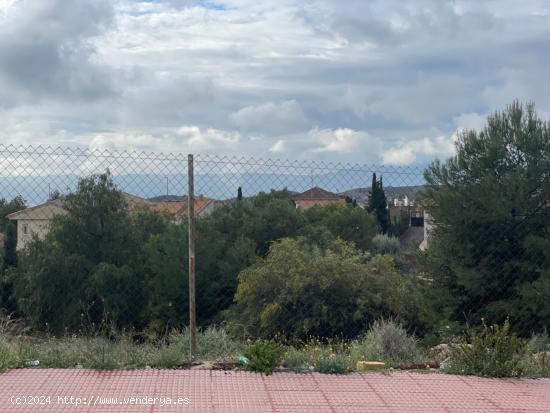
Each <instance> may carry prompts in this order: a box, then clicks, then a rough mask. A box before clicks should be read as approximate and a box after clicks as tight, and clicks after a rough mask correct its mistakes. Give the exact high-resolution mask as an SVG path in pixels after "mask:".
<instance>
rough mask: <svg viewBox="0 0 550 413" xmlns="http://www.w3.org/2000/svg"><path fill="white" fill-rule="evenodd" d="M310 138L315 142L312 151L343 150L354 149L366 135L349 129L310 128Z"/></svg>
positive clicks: (347, 151) (345, 151) (364, 141)
mask: <svg viewBox="0 0 550 413" xmlns="http://www.w3.org/2000/svg"><path fill="white" fill-rule="evenodd" d="M309 137H310V139H311V140H312V141H313V142H314V143H316V144H317V147H315V148H314V149H313V151H314V152H344V153H349V152H352V151H353V150H355V149H356V148H357V147H358V146H359V145H360V144H361V143H366V141H367V140H368V135H367V134H366V133H364V132H357V131H354V130H351V129H347V128H344V129H341V128H340V129H334V130H332V129H312V130H311V131H310V132H309Z"/></svg>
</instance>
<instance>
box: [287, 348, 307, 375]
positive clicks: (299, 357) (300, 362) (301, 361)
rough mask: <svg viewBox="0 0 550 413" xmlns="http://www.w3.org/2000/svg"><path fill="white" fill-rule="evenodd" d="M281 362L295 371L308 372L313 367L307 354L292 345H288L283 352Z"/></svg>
mask: <svg viewBox="0 0 550 413" xmlns="http://www.w3.org/2000/svg"><path fill="white" fill-rule="evenodd" d="M282 364H283V366H284V367H286V368H287V369H290V370H292V371H294V372H296V373H309V372H311V371H312V370H311V369H312V368H313V366H312V364H311V359H310V357H309V354H308V353H307V352H305V351H301V350H298V349H296V348H294V347H289V348H288V349H287V350H286V351H285V352H284V354H283V361H282Z"/></svg>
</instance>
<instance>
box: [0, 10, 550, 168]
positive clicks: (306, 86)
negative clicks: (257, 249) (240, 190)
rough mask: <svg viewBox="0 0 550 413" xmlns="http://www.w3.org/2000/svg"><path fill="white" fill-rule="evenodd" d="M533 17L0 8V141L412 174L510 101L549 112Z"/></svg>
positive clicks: (543, 26) (546, 33)
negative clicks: (384, 168) (368, 166)
mask: <svg viewBox="0 0 550 413" xmlns="http://www.w3.org/2000/svg"><path fill="white" fill-rule="evenodd" d="M548 16H550V3H548V1H544V0H530V1H527V2H522V3H521V4H519V3H518V2H517V1H512V0H499V1H498V2H497V1H495V0H490V1H483V2H479V1H474V0H459V1H453V2H450V1H439V0H419V1H417V2H414V4H412V3H407V2H399V1H389V2H388V1H387V0H373V1H368V2H366V1H363V0H349V1H348V2H346V6H345V7H342V4H341V2H337V1H336V0H310V1H308V2H305V3H304V2H303V1H299V0H266V1H261V2H258V1H252V0H216V1H199V0H185V1H179V0H163V1H145V0H141V1H129V0H117V1H108V0H81V1H62V0H40V1H26V0H0V50H1V51H2V53H1V56H0V131H2V134H3V135H5V136H2V141H3V142H6V141H9V142H12V141H14V142H29V143H44V142H50V143H52V144H60V143H61V144H69V143H74V144H78V145H88V144H90V143H91V142H92V143H93V145H100V146H109V145H115V146H116V147H121V148H122V147H139V148H146V149H147V150H151V151H157V152H161V151H164V152H166V151H190V150H193V151H204V152H216V153H232V154H241V155H251V156H258V157H261V156H264V155H265V153H277V154H280V155H281V156H283V155H284V156H287V157H298V158H315V159H323V160H328V159H330V160H333V159H334V160H338V161H346V162H348V161H354V162H355V161H365V162H382V161H385V162H387V163H392V164H401V165H403V164H411V163H412V164H418V163H425V162H427V161H429V160H430V159H432V158H433V157H437V156H441V157H446V156H448V155H449V154H450V153H451V152H452V136H453V134H454V132H455V131H456V129H462V128H479V127H480V125H482V124H483V121H484V120H483V117H484V116H485V114H487V113H492V112H493V111H495V110H500V109H503V108H504V107H505V106H506V105H507V104H509V103H510V102H511V101H512V100H513V99H515V98H519V99H521V100H523V101H530V100H534V101H535V102H536V103H537V109H538V110H539V111H540V112H541V113H550V84H549V83H548V82H547V81H546V78H547V74H546V72H547V68H548V67H549V66H550V53H548V50H550V26H549V25H548ZM525 62H529V64H528V65H526V64H525Z"/></svg>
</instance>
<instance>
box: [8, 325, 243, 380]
mask: <svg viewBox="0 0 550 413" xmlns="http://www.w3.org/2000/svg"><path fill="white" fill-rule="evenodd" d="M243 347H244V346H243V345H242V343H240V342H238V341H235V340H234V339H232V338H231V337H229V336H228V334H227V333H226V332H225V331H224V330H223V329H221V328H216V327H209V328H207V329H205V330H200V331H199V332H198V334H197V350H198V351H197V358H198V359H199V360H209V361H212V362H216V361H219V362H222V361H223V362H226V361H234V360H236V359H237V357H238V355H239V354H241V353H242V351H243ZM190 361H191V358H190V354H189V333H188V331H187V330H184V331H181V332H177V331H174V332H172V333H170V334H168V335H166V336H163V337H161V338H155V339H146V340H145V341H143V342H137V341H136V340H135V337H134V335H133V334H129V333H126V334H125V333H116V336H112V335H111V336H110V337H106V336H105V335H98V336H89V335H87V336H84V335H68V336H64V337H60V338H55V337H49V336H46V337H35V336H32V337H28V336H25V335H22V336H14V335H7V334H0V370H2V369H6V368H20V367H29V366H34V365H37V366H38V367H60V368H67V367H72V368H74V367H81V368H93V369H102V370H110V369H133V368H145V367H151V368H176V367H182V366H186V365H187V364H188V363H189V362H190Z"/></svg>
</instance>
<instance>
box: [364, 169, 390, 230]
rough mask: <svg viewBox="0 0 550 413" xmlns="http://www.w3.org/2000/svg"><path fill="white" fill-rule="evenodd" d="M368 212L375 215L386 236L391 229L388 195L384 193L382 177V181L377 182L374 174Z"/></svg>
mask: <svg viewBox="0 0 550 413" xmlns="http://www.w3.org/2000/svg"><path fill="white" fill-rule="evenodd" d="M368 211H369V212H371V213H373V214H374V215H375V217H376V221H377V222H378V226H379V228H380V231H381V232H382V233H383V234H386V233H387V232H388V231H389V230H390V227H391V222H390V214H389V211H388V204H387V202H386V194H385V193H384V185H383V183H382V177H380V180H376V173H373V174H372V184H371V190H370V194H369V203H368Z"/></svg>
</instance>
